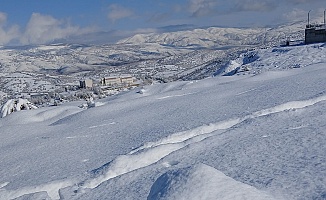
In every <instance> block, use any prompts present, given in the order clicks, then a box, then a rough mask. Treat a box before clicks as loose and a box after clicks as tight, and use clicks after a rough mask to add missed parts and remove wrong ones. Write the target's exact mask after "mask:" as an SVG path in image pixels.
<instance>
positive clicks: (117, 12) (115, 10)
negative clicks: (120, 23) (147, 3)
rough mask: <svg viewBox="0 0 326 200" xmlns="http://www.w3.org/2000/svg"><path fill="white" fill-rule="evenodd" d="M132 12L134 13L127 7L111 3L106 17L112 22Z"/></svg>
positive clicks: (129, 15)
mask: <svg viewBox="0 0 326 200" xmlns="http://www.w3.org/2000/svg"><path fill="white" fill-rule="evenodd" d="M133 14H134V13H133V12H132V11H131V10H129V9H128V8H125V7H122V6H120V5H117V4H112V5H110V6H109V14H108V15H107V16H108V19H109V20H110V21H111V22H112V23H114V22H116V21H117V20H120V19H123V18H127V17H131V16H132V15H133Z"/></svg>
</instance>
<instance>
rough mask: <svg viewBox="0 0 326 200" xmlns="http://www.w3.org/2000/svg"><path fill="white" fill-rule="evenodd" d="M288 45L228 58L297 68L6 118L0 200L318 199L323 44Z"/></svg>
mask: <svg viewBox="0 0 326 200" xmlns="http://www.w3.org/2000/svg"><path fill="white" fill-rule="evenodd" d="M280 49H281V48H280ZM284 49H285V50H286V51H281V52H278V53H277V52H276V50H274V52H273V49H267V50H261V51H259V52H258V53H259V58H257V59H253V60H251V61H250V62H244V63H239V60H237V61H234V62H238V67H239V66H240V67H241V66H242V65H248V68H250V70H251V71H252V72H253V70H254V69H255V66H259V67H262V65H264V66H269V63H273V62H274V63H279V64H278V65H279V66H282V65H286V64H287V63H291V66H292V63H298V64H301V65H300V67H287V68H286V69H285V68H283V67H280V68H275V67H274V68H273V69H272V68H266V70H261V71H260V73H243V74H244V75H242V74H238V75H234V76H217V77H212V78H207V79H204V80H199V81H188V82H173V83H168V84H156V85H150V86H146V87H145V88H143V89H141V90H140V89H138V90H133V91H129V92H125V93H121V94H119V95H117V96H112V97H110V98H106V99H102V100H101V102H96V104H95V105H96V107H93V108H89V109H82V108H79V107H78V106H79V105H80V104H81V103H82V102H72V103H68V104H63V105H61V106H58V107H48V108H39V109H36V110H29V111H20V112H14V113H12V114H10V115H8V116H6V117H4V118H1V119H0V138H1V140H0V152H1V154H0V160H1V162H0V199H19V200H22V199H85V200H86V199H130V200H133V199H148V200H155V199H162V200H163V199H169V200H170V199H178V200H179V199H212V200H215V199H325V198H326V155H325V152H326V145H325V144H326V61H325V60H323V59H322V57H323V56H324V57H323V58H325V55H326V53H325V50H324V46H323V45H319V46H318V48H315V46H314V45H310V46H303V47H300V46H299V47H287V48H284ZM304 49H305V50H304ZM281 50H282V49H281ZM311 51H316V52H317V51H318V52H319V51H321V52H323V53H320V56H318V57H314V56H315V54H312V53H311ZM293 52H297V53H293ZM298 52H301V54H298ZM273 53H277V54H278V55H277V56H275V54H273ZM290 53H292V54H290ZM257 55H258V54H257ZM295 55H297V56H295ZM303 56H306V58H307V60H305V61H303V60H301V58H303ZM253 57H254V56H253ZM239 59H241V58H239ZM282 60H283V61H284V62H283V64H282V63H281V61H282ZM309 60H310V63H311V64H309ZM242 61H243V59H242ZM288 66H290V64H288ZM290 68H293V69H290ZM264 69H265V68H264Z"/></svg>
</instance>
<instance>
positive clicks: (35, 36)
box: [20, 13, 91, 44]
mask: <svg viewBox="0 0 326 200" xmlns="http://www.w3.org/2000/svg"><path fill="white" fill-rule="evenodd" d="M90 31H91V29H88V28H85V29H82V28H80V27H78V26H72V25H70V24H69V23H67V22H64V21H61V20H58V19H55V18H53V17H52V16H50V15H42V14H40V13H33V14H32V16H31V18H30V20H29V22H28V24H27V26H26V29H25V32H24V33H23V35H22V37H21V38H20V42H21V43H22V44H43V43H48V42H51V41H54V40H56V39H63V38H67V37H70V36H76V35H81V34H84V33H87V32H90Z"/></svg>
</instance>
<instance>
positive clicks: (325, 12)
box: [324, 9, 326, 29]
mask: <svg viewBox="0 0 326 200" xmlns="http://www.w3.org/2000/svg"><path fill="white" fill-rule="evenodd" d="M324 28H325V29H326V9H325V10H324Z"/></svg>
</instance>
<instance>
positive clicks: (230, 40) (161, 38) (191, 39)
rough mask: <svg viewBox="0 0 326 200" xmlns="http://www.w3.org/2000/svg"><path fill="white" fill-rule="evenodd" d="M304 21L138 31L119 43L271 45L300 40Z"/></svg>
mask: <svg viewBox="0 0 326 200" xmlns="http://www.w3.org/2000/svg"><path fill="white" fill-rule="evenodd" d="M304 25H305V24H304V22H296V23H292V24H285V25H281V26H278V27H274V28H221V27H210V28H198V29H193V30H182V31H176V32H165V33H149V34H137V35H134V36H132V37H129V38H126V39H123V40H120V41H119V42H118V44H143V43H157V44H161V45H167V46H173V47H198V48H214V47H220V46H225V45H270V44H274V43H279V42H280V41H284V40H286V39H290V40H302V39H303V33H304V32H303V30H304Z"/></svg>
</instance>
